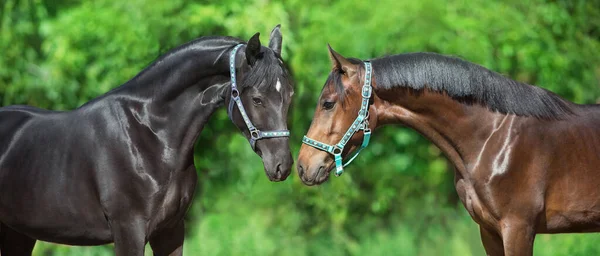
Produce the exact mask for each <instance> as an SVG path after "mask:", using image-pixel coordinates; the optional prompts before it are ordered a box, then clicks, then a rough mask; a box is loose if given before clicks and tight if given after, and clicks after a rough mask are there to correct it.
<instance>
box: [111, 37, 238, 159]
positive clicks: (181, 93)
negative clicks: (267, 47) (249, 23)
mask: <svg viewBox="0 0 600 256" xmlns="http://www.w3.org/2000/svg"><path fill="white" fill-rule="evenodd" d="M237 43H239V41H237V40H234V39H231V38H225V37H217V38H205V39H199V40H197V41H194V42H191V43H189V44H187V45H183V46H181V47H179V48H177V49H175V50H173V51H172V52H170V53H167V54H166V55H165V56H163V57H161V58H160V59H159V60H157V61H156V62H155V63H153V64H152V65H150V66H149V67H148V68H147V69H145V70H144V71H142V72H141V73H140V74H139V75H137V76H136V77H135V78H133V79H132V80H130V81H129V82H127V83H126V84H124V85H123V86H121V87H119V88H118V89H115V90H113V91H112V92H110V93H109V94H107V95H110V96H112V97H111V98H113V99H116V100H117V101H118V102H119V105H121V106H123V108H124V110H125V113H126V115H131V117H133V119H134V121H131V122H130V125H131V126H134V127H136V128H135V129H136V130H137V131H138V132H139V133H140V134H145V136H148V137H147V138H145V140H146V141H156V142H157V143H158V145H154V146H155V147H156V148H161V149H162V150H163V151H165V150H166V151H168V152H171V153H174V154H180V155H182V157H185V158H189V159H187V160H189V161H191V155H192V152H193V147H194V142H195V141H196V139H197V137H198V135H199V134H200V132H201V130H202V128H203V126H204V124H205V123H206V122H207V121H208V119H209V117H210V116H211V115H212V113H213V112H215V110H216V109H217V108H218V107H219V106H221V105H222V104H223V102H224V99H225V96H226V92H227V91H228V88H229V85H230V80H229V68H228V67H229V54H230V52H231V50H232V49H233V47H234V46H235V45H236V44H237Z"/></svg>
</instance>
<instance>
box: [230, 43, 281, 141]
mask: <svg viewBox="0 0 600 256" xmlns="http://www.w3.org/2000/svg"><path fill="white" fill-rule="evenodd" d="M242 46H243V44H238V45H236V46H235V48H233V50H232V51H231V55H229V72H230V73H231V100H230V101H229V109H228V110H229V111H228V112H227V114H228V115H229V119H231V121H233V116H232V114H233V105H234V102H235V104H236V105H237V107H238V109H239V110H240V113H241V114H242V118H244V122H245V123H246V127H248V131H250V139H249V141H250V146H252V149H254V147H255V146H256V141H257V140H260V139H266V138H276V137H289V136H290V131H289V130H274V131H261V130H259V129H257V128H256V127H254V125H253V124H252V122H251V121H250V118H249V117H248V114H247V113H246V109H244V105H243V104H242V100H241V99H240V92H239V91H238V88H237V82H236V79H235V56H236V53H237V51H238V50H239V49H240V47H242Z"/></svg>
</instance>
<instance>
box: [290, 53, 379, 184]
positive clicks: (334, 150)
mask: <svg viewBox="0 0 600 256" xmlns="http://www.w3.org/2000/svg"><path fill="white" fill-rule="evenodd" d="M364 64H365V70H366V73H365V84H364V85H363V87H362V90H361V94H362V98H363V100H362V103H361V105H360V110H359V111H358V116H357V117H356V119H355V120H354V122H353V123H352V125H351V126H350V128H348V131H346V133H345V134H344V137H342V139H341V140H340V142H338V143H337V144H335V145H329V144H327V143H323V142H319V141H316V140H313V139H311V138H309V137H307V136H304V138H302V143H304V144H306V145H309V146H311V147H314V148H317V149H319V150H323V151H325V152H328V153H329V154H332V155H333V157H334V159H335V175H336V176H340V175H342V173H344V167H346V166H347V165H348V164H350V163H351V162H352V161H353V160H354V159H355V158H356V157H357V156H358V154H359V153H360V151H362V150H363V149H364V148H366V147H367V146H368V145H369V140H370V139H371V129H370V128H369V100H370V98H371V94H372V92H373V88H372V87H371V75H372V68H371V63H370V62H368V61H365V62H364ZM359 130H363V132H364V137H363V142H362V145H361V146H360V148H359V149H358V150H357V151H356V153H354V154H353V155H352V156H351V157H350V160H348V161H347V162H346V163H345V164H344V163H343V159H342V152H343V151H344V147H345V146H346V143H348V141H349V140H350V138H352V136H354V134H355V133H357V132H358V131H359Z"/></svg>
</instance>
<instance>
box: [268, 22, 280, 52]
mask: <svg viewBox="0 0 600 256" xmlns="http://www.w3.org/2000/svg"><path fill="white" fill-rule="evenodd" d="M280 28H281V24H278V25H277V26H275V28H273V31H271V36H270V38H269V48H271V50H273V51H274V52H276V53H277V55H279V56H281V41H282V40H283V38H282V37H281V30H280Z"/></svg>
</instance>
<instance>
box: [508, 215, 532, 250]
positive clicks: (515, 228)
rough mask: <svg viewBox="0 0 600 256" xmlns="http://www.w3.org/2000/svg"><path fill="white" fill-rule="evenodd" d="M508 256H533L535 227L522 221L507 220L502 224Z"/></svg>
mask: <svg viewBox="0 0 600 256" xmlns="http://www.w3.org/2000/svg"><path fill="white" fill-rule="evenodd" d="M500 225H501V229H502V240H503V241H504V253H505V255H506V256H517V255H519V256H521V255H523V256H532V255H533V242H534V240H535V227H534V225H533V224H532V223H529V222H527V221H523V220H522V219H505V220H502V221H501V223H500Z"/></svg>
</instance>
